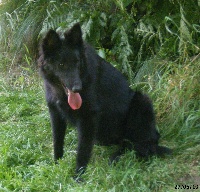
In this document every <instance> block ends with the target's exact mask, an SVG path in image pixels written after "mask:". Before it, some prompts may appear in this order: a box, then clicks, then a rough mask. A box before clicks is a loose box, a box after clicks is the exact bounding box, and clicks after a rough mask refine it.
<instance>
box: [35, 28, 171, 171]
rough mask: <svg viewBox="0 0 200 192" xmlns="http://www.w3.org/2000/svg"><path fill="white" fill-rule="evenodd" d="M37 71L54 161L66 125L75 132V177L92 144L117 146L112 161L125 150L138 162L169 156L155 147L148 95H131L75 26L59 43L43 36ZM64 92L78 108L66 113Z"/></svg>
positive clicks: (54, 37) (60, 149)
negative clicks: (74, 95) (76, 97)
mask: <svg viewBox="0 0 200 192" xmlns="http://www.w3.org/2000/svg"><path fill="white" fill-rule="evenodd" d="M39 67H40V71H41V74H42V77H43V79H44V84H45V90H46V101H47V104H48V107H49V113H50V117H51V125H52V130H53V146H54V158H55V160H58V159H59V158H61V157H62V156H63V144H64V136H65V131H66V126H67V122H68V121H69V122H71V123H73V124H74V125H75V126H76V127H77V129H78V154H77V165H76V173H79V172H80V170H82V171H83V170H84V169H85V167H86V166H87V164H88V162H89V159H90V157H91V153H92V148H93V144H94V142H97V143H99V144H102V145H112V144H117V145H119V151H117V152H116V153H115V154H114V155H113V156H112V160H115V159H117V158H118V157H119V156H120V155H121V154H123V153H124V151H125V149H126V148H128V149H134V150H135V151H136V153H137V154H138V155H139V156H141V157H148V156H151V155H163V154H165V153H170V149H168V148H166V147H161V146H158V140H159V137H160V135H159V133H158V131H157V130H156V127H155V116H154V112H153V107H152V103H151V101H150V99H149V98H148V96H147V95H144V94H142V93H140V92H134V91H133V90H131V89H130V88H129V85H128V83H127V81H126V79H125V78H124V76H123V75H122V74H121V73H120V72H119V71H118V70H117V69H115V68H114V67H113V66H112V65H111V64H110V63H108V62H106V61H105V60H103V59H102V58H100V57H99V56H98V55H97V54H96V53H95V51H94V50H93V48H91V47H90V46H89V45H88V44H87V43H85V42H84V41H83V40H82V32H81V28H80V25H79V24H75V25H74V26H73V27H72V28H71V29H70V30H69V31H67V32H66V33H65V34H64V38H61V37H60V36H59V35H58V34H57V33H56V32H55V31H53V30H50V31H49V32H48V33H47V35H46V37H45V38H44V39H43V42H42V45H41V50H40V58H39ZM64 87H67V88H68V89H69V90H72V91H74V92H79V93H80V95H81V98H82V101H83V103H82V106H81V108H80V109H78V110H72V109H71V108H70V106H69V104H68V102H67V99H68V96H67V94H66V91H65V88H64Z"/></svg>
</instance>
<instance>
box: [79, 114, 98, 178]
mask: <svg viewBox="0 0 200 192" xmlns="http://www.w3.org/2000/svg"><path fill="white" fill-rule="evenodd" d="M94 135H95V120H94V118H93V117H87V118H85V119H83V120H81V121H80V123H79V125H78V152H77V162H76V174H77V175H81V174H83V173H84V172H85V169H86V166H87V164H88V162H89V160H90V157H91V153H92V148H93V144H94Z"/></svg>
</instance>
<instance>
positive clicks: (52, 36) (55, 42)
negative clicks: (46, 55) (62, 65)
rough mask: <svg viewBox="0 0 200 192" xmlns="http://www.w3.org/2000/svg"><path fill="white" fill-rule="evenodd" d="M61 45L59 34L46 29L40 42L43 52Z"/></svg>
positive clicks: (50, 50) (53, 49)
mask: <svg viewBox="0 0 200 192" xmlns="http://www.w3.org/2000/svg"><path fill="white" fill-rule="evenodd" d="M59 46H61V40H60V37H59V35H58V34H57V33H56V32H55V31H54V30H52V29H50V30H49V31H48V33H47V34H46V36H45V38H44V39H43V42H42V49H43V51H44V52H52V51H55V50H56V49H57V48H58V47H59Z"/></svg>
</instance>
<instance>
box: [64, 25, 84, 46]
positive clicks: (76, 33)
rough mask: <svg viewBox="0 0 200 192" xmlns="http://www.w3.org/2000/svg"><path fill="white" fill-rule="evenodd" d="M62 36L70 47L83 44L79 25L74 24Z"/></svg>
mask: <svg viewBox="0 0 200 192" xmlns="http://www.w3.org/2000/svg"><path fill="white" fill-rule="evenodd" d="M64 36H65V40H66V42H67V43H69V44H71V45H74V46H80V45H82V43H83V39H82V31H81V26H80V24H79V23H76V24H75V25H74V26H73V27H72V28H71V29H70V30H68V31H66V32H65V34H64Z"/></svg>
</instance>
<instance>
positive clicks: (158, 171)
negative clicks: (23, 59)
mask: <svg viewBox="0 0 200 192" xmlns="http://www.w3.org/2000/svg"><path fill="white" fill-rule="evenodd" d="M165 65H168V66H169V67H168V68H166V67H165V68H162V67H160V68H159V67H157V70H156V71H160V72H161V73H158V72H156V71H154V72H151V73H149V74H147V75H146V78H143V79H142V78H140V79H138V82H136V84H137V86H140V85H142V87H143V89H144V90H146V91H147V92H149V94H150V96H151V98H152V99H153V101H154V106H155V109H156V115H157V121H158V129H159V131H160V132H161V134H162V138H161V143H162V144H163V145H166V146H169V147H171V148H174V155H173V156H170V157H166V158H156V157H152V158H151V159H149V160H148V161H147V162H139V161H138V160H137V158H136V157H135V154H134V152H133V151H128V152H127V153H126V154H125V155H124V156H122V157H121V159H120V161H119V162H118V163H117V164H116V165H115V166H110V165H108V159H109V156H110V154H111V153H112V151H113V150H114V147H110V148H108V147H101V146H95V147H94V153H93V157H92V159H91V161H90V164H89V166H88V169H87V172H86V173H85V174H84V176H83V179H84V182H83V183H80V184H78V183H76V182H75V181H74V180H73V179H72V176H73V173H74V169H75V158H76V145H77V138H76V130H75V129H73V128H71V127H69V129H68V133H67V135H66V139H65V155H64V158H63V159H62V160H60V162H59V164H58V165H55V164H54V163H53V154H52V140H51V128H50V122H49V114H48V109H47V107H46V103H45V100H44V91H43V87H42V82H41V79H40V78H39V77H38V74H37V73H36V72H33V71H32V72H30V73H29V74H27V73H24V71H23V70H19V71H18V72H16V71H15V72H14V75H11V74H8V75H6V76H5V75H3V74H1V77H2V78H1V80H0V108H1V110H0V124H1V125H0V127H1V128H0V154H1V158H0V191H23V192H26V191H27V192H30V191H31V192H32V191H36V192H43V191H44V192H45V191H46V192H50V191H52V192H53V191H62V192H65V191H75V192H79V191H80V192H83V191H89V192H90V191H91V192H94V191H97V192H101V191H102V192H105V191H109V192H115V191H116V192H121V191H127V192H130V191H134V192H137V191H138V192H140V191H146V192H148V191H182V190H177V189H175V186H176V185H177V184H184V185H192V184H198V185H199V188H200V166H199V165H200V163H199V162H200V155H199V154H200V110H199V109H200V84H199V82H200V74H199V68H198V66H199V65H198V63H188V64H185V65H182V67H179V66H176V64H175V63H170V62H167V63H165ZM158 66H160V64H158ZM158 69H159V70H158ZM162 69H163V70H162ZM141 77H143V76H142V75H141ZM195 191H197V190H195Z"/></svg>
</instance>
